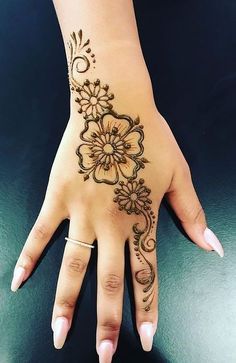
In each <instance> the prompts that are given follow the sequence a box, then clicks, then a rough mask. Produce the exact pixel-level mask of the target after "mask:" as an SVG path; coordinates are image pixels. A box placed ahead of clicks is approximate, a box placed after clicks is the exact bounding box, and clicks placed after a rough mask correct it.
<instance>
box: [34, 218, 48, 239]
mask: <svg viewBox="0 0 236 363" xmlns="http://www.w3.org/2000/svg"><path fill="white" fill-rule="evenodd" d="M32 234H33V238H35V239H37V240H46V239H48V238H49V237H50V231H49V228H48V226H47V224H46V223H44V222H42V221H38V222H36V223H35V225H34V226H33V228H32Z"/></svg>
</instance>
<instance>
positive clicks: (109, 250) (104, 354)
mask: <svg viewBox="0 0 236 363" xmlns="http://www.w3.org/2000/svg"><path fill="white" fill-rule="evenodd" d="M124 246H125V240H124V238H123V237H121V236H120V235H119V232H118V233H116V231H113V232H112V231H111V230H110V231H109V230H106V229H103V232H102V236H101V239H100V238H99V235H98V271H97V275H98V283H97V352H98V354H99V357H100V362H110V361H111V359H112V355H113V354H114V352H115V350H116V347H117V342H118V337H119V331H120V325H121V320H122V306H123V292H124Z"/></svg>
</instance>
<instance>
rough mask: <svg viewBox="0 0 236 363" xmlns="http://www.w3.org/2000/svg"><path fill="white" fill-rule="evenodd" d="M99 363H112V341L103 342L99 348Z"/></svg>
mask: <svg viewBox="0 0 236 363" xmlns="http://www.w3.org/2000/svg"><path fill="white" fill-rule="evenodd" d="M98 354H99V363H111V361H112V356H113V344H112V342H111V341H110V340H103V341H102V342H101V343H100V345H99V348H98Z"/></svg>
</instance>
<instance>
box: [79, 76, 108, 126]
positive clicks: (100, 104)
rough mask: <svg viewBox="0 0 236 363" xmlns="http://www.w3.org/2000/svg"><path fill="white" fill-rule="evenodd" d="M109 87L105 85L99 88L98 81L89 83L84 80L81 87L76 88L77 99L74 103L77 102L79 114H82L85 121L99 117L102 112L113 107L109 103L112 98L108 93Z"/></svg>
mask: <svg viewBox="0 0 236 363" xmlns="http://www.w3.org/2000/svg"><path fill="white" fill-rule="evenodd" d="M108 90H109V86H108V85H107V84H105V85H104V86H101V83H100V80H99V79H97V80H96V81H95V82H90V81H89V80H88V79H86V80H85V81H84V83H83V85H81V86H79V87H77V88H76V91H77V92H78V97H77V98H76V99H75V102H78V104H79V105H80V108H79V109H78V112H79V113H83V117H84V118H85V119H86V118H88V117H89V116H93V117H96V116H98V115H101V114H102V112H103V111H104V110H107V109H111V108H112V107H113V106H112V104H111V103H110V102H109V101H110V100H112V99H113V98H114V95H113V93H109V94H108Z"/></svg>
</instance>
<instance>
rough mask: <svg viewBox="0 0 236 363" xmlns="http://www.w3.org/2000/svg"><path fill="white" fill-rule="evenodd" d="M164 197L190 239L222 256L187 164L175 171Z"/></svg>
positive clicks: (221, 250) (220, 246)
mask: <svg viewBox="0 0 236 363" xmlns="http://www.w3.org/2000/svg"><path fill="white" fill-rule="evenodd" d="M166 197H167V200H168V201H169V203H170V205H171V206H172V208H173V209H174V211H175V213H176V215H177V216H178V218H179V219H180V222H181V224H182V226H183V228H184V230H185V231H186V233H187V234H188V236H189V237H190V238H191V239H192V241H193V242H195V243H196V244H197V245H198V246H199V247H201V248H203V249H205V250H206V251H212V249H213V250H215V251H216V252H217V253H218V254H219V256H220V257H223V256H224V250H223V247H222V245H221V243H220V241H219V240H218V238H217V237H216V235H215V234H214V233H213V232H212V231H211V230H210V229H209V228H208V227H207V222H206V218H205V213H204V210H203V208H202V206H201V204H200V201H199V199H198V196H197V194H196V191H195V189H194V186H193V183H192V178H191V173H190V170H189V167H188V165H187V164H186V165H185V167H184V168H182V169H181V170H180V171H178V172H176V173H175V175H174V177H173V180H172V184H171V186H170V190H169V191H168V192H167V194H166Z"/></svg>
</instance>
